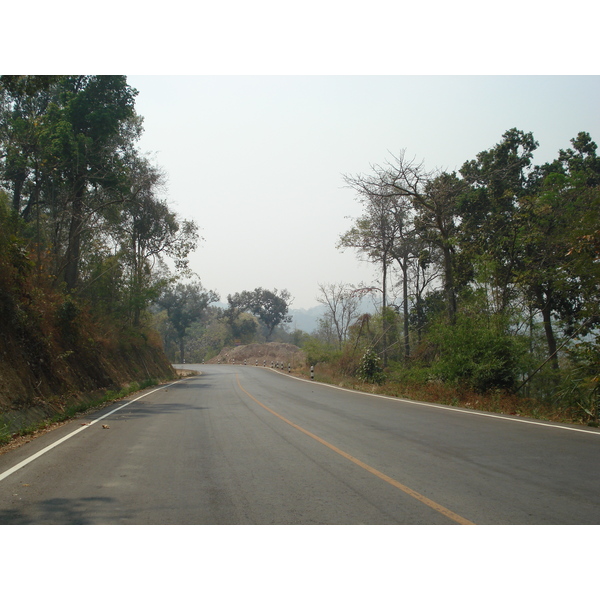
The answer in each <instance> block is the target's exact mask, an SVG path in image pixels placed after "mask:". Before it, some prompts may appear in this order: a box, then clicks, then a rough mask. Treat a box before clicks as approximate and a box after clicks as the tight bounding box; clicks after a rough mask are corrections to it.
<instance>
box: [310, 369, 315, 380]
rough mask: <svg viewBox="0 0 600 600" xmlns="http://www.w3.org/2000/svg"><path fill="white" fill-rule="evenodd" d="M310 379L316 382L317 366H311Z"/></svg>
mask: <svg viewBox="0 0 600 600" xmlns="http://www.w3.org/2000/svg"><path fill="white" fill-rule="evenodd" d="M310 378H311V379H312V380H313V381H314V379H315V366H314V365H311V366H310Z"/></svg>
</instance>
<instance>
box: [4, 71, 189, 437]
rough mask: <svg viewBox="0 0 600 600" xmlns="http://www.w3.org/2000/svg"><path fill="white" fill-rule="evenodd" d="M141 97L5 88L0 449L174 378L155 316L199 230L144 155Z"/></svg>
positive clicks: (57, 83) (77, 86) (112, 84)
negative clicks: (48, 422)
mask: <svg viewBox="0 0 600 600" xmlns="http://www.w3.org/2000/svg"><path fill="white" fill-rule="evenodd" d="M136 93H137V92H136V91H135V90H134V89H132V88H131V87H130V86H128V85H127V82H126V79H125V77H121V76H68V77H67V76H60V77H58V76H56V77H54V76H52V77H41V76H40V77H36V76H2V77H0V439H3V437H4V438H5V437H6V436H7V435H9V434H10V433H11V432H12V431H13V430H15V428H17V429H18V428H19V427H20V426H21V425H23V424H26V425H27V424H30V422H32V421H33V420H35V419H38V420H39V419H42V418H44V417H46V416H48V415H56V414H57V413H61V412H64V411H67V410H69V408H70V407H72V406H74V405H76V404H78V403H81V401H82V398H83V397H84V396H85V395H86V394H90V393H92V392H98V391H99V390H107V389H111V390H118V389H119V388H122V387H124V386H125V387H126V386H131V385H132V383H133V382H137V383H136V385H140V383H139V382H142V383H141V385H143V382H148V381H154V382H156V381H157V380H161V379H170V378H173V377H174V376H175V373H174V371H173V369H172V367H171V365H170V363H169V361H168V360H167V358H166V357H165V355H164V352H163V350H162V343H161V340H160V338H159V336H158V335H157V334H156V333H154V330H153V329H152V327H151V325H152V317H151V314H150V311H149V309H150V307H151V304H152V303H153V302H154V301H155V300H156V298H157V297H158V296H159V295H160V293H161V291H162V290H163V289H164V287H165V286H166V285H168V284H169V283H170V282H172V281H174V280H175V279H176V277H177V273H178V272H185V269H186V266H187V265H186V257H187V254H188V253H189V252H190V251H191V250H192V249H193V248H194V247H195V244H196V240H197V233H196V231H197V228H196V226H195V224H194V223H192V222H187V221H184V220H180V219H179V218H178V217H177V215H176V214H175V213H173V212H172V211H171V210H170V208H169V206H168V204H167V202H166V201H165V200H164V199H163V198H161V197H160V195H159V194H160V193H161V191H162V190H163V187H162V186H163V176H162V174H161V173H160V169H159V168H158V167H156V166H155V165H152V164H151V163H150V161H149V160H148V159H147V158H146V157H144V156H142V155H140V153H139V152H138V151H137V149H136V145H135V142H136V140H137V139H138V138H139V136H140V135H141V132H142V125H141V124H142V119H141V117H140V116H139V115H137V114H136V112H135V110H134V99H135V96H136ZM166 257H170V258H171V259H172V262H173V264H174V267H175V273H172V272H171V271H170V270H169V269H168V268H167V266H166V264H165V262H164V259H165V258H166ZM129 389H131V388H129ZM96 395H97V394H96Z"/></svg>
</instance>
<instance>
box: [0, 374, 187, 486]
mask: <svg viewBox="0 0 600 600" xmlns="http://www.w3.org/2000/svg"><path fill="white" fill-rule="evenodd" d="M180 381H184V380H179V381H175V382H173V383H169V384H168V385H163V386H162V387H159V388H156V389H155V390H152V391H150V392H146V393H145V394H142V395H141V396H138V397H137V398H134V399H133V400H130V401H129V402H127V403H126V404H123V406H119V407H117V408H115V409H114V410H111V411H110V412H108V413H106V414H105V415H103V416H101V417H98V418H97V419H95V420H94V421H91V422H90V423H88V424H87V426H86V427H80V428H79V429H76V430H75V431H72V432H71V433H69V434H67V435H65V436H64V437H62V438H60V439H59V440H57V441H56V442H54V443H53V444H50V445H49V446H46V447H45V448H43V449H42V450H40V451H39V452H36V453H35V454H32V455H31V456H30V457H29V458H26V459H25V460H22V461H21V462H20V463H18V464H16V465H15V466H14V467H11V468H10V469H8V470H7V471H4V473H0V481H2V480H3V479H6V478H7V477H8V476H9V475H12V474H13V473H15V472H16V471H18V470H19V469H22V468H23V467H24V466H26V465H28V464H29V463H31V462H33V461H34V460H36V459H38V458H39V457H40V456H43V455H44V454H46V452H50V450H52V449H53V448H56V446H59V445H60V444H62V443H63V442H66V441H67V440H68V439H70V438H72V437H73V436H75V435H77V434H78V433H81V432H82V431H85V430H86V429H87V428H88V427H90V426H92V425H95V424H96V423H98V421H102V419H106V417H109V416H110V415H112V414H113V413H116V412H117V411H118V410H122V409H123V408H125V407H126V406H129V405H130V404H133V403H134V402H137V401H138V400H141V399H142V398H145V397H146V396H149V395H150V394H154V392H159V391H160V390H164V389H165V388H168V387H171V386H172V385H175V384H176V383H179V382H180Z"/></svg>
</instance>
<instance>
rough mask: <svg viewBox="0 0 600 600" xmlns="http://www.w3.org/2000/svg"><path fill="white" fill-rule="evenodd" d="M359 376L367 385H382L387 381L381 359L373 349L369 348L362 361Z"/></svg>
mask: <svg viewBox="0 0 600 600" xmlns="http://www.w3.org/2000/svg"><path fill="white" fill-rule="evenodd" d="M357 376H358V378H359V379H360V380H361V381H365V382H366V383H377V384H381V383H383V381H384V380H385V375H384V373H383V369H382V368H381V359H380V358H379V356H378V355H377V353H376V352H375V350H374V349H373V348H368V349H367V350H366V352H365V353H364V354H363V356H362V358H361V359H360V364H359V366H358V372H357Z"/></svg>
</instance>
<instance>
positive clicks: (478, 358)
mask: <svg viewBox="0 0 600 600" xmlns="http://www.w3.org/2000/svg"><path fill="white" fill-rule="evenodd" d="M429 339H430V341H431V342H432V343H433V344H435V346H436V347H437V352H438V355H437V359H436V360H435V362H434V363H433V365H432V372H433V373H434V375H436V376H437V377H439V378H440V379H441V380H442V381H447V382H450V383H454V384H461V385H465V386H466V387H470V388H473V389H475V390H478V391H486V390H490V389H504V390H511V389H513V388H514V387H515V385H516V382H517V378H518V376H519V374H520V372H521V369H522V359H523V356H524V352H525V343H526V341H525V340H524V339H522V338H520V337H519V336H516V335H511V334H509V333H508V332H507V331H506V330H505V329H504V328H503V327H502V326H501V323H497V322H494V321H493V320H492V319H488V318H486V317H485V316H484V317H481V316H479V315H477V314H473V313H471V314H459V315H458V316H457V319H456V323H455V324H454V325H448V324H447V323H446V322H444V321H440V322H438V323H437V324H436V326H435V327H433V328H432V331H431V334H430V338H429Z"/></svg>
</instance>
